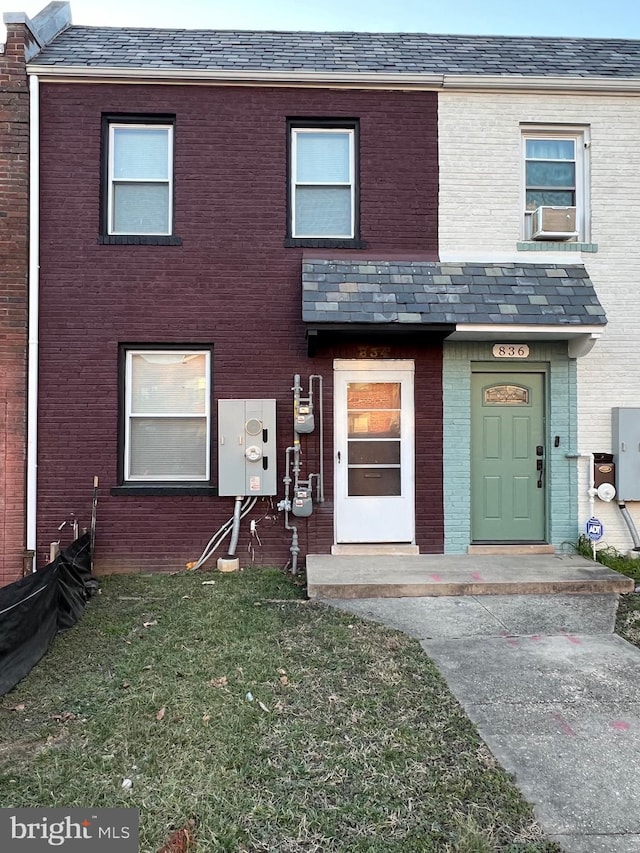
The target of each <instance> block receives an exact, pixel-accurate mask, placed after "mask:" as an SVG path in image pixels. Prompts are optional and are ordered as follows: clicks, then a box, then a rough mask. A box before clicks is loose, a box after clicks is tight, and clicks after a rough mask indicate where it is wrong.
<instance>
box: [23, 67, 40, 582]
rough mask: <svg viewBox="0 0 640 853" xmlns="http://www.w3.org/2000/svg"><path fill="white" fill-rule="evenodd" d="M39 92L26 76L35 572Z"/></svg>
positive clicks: (29, 509) (29, 520)
mask: <svg viewBox="0 0 640 853" xmlns="http://www.w3.org/2000/svg"><path fill="white" fill-rule="evenodd" d="M39 118H40V91H39V81H38V77H37V76H36V75H35V74H33V75H31V76H30V77H29V320H28V322H29V331H28V335H29V343H28V353H27V506H26V534H27V536H26V545H27V551H28V552H30V553H31V554H32V555H33V556H32V561H31V570H32V571H33V572H35V571H36V568H37V566H36V563H37V558H36V546H37V488H38V308H39V305H38V302H39V289H40V288H39V275H40V125H39Z"/></svg>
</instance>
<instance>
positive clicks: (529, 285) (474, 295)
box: [302, 259, 607, 340]
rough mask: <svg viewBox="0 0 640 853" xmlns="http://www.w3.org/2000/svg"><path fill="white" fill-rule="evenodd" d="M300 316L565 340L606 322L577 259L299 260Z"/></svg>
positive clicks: (326, 326)
mask: <svg viewBox="0 0 640 853" xmlns="http://www.w3.org/2000/svg"><path fill="white" fill-rule="evenodd" d="M302 319H303V321H304V322H305V323H306V324H307V328H308V332H309V333H310V335H312V336H317V335H318V334H321V333H327V332H329V333H331V332H333V333H334V334H335V333H336V332H338V331H340V330H342V331H345V332H350V333H353V332H354V331H355V330H356V329H359V330H362V331H365V330H368V331H374V330H376V331H378V332H380V331H382V330H383V329H386V330H388V331H391V330H392V329H393V331H395V332H397V331H400V330H404V331H405V332H407V333H408V332H412V333H416V332H422V333H423V334H425V333H426V334H428V333H429V332H433V333H440V334H443V335H444V336H447V337H451V338H453V339H467V340H473V339H476V340H483V339H489V338H494V339H496V340H498V339H500V338H501V337H502V339H506V337H509V338H511V339H514V340H517V339H518V338H521V337H522V336H525V337H527V338H531V339H541V338H546V339H549V340H570V339H573V338H580V337H581V338H584V337H589V338H594V337H597V336H598V335H599V334H600V333H601V331H602V329H603V327H604V325H605V324H606V322H607V319H606V315H605V312H604V309H603V307H602V305H601V304H600V302H599V300H598V297H597V295H596V292H595V289H594V286H593V284H592V282H591V280H590V279H589V275H588V273H587V270H586V269H585V267H584V265H583V264H549V263H539V264H533V263H499V264H496V263H492V264H478V263H468V262H461V263H452V262H447V263H436V262H429V261H389V260H385V261H376V260H357V261H354V260H351V259H349V260H324V259H318V260H315V259H304V260H303V263H302Z"/></svg>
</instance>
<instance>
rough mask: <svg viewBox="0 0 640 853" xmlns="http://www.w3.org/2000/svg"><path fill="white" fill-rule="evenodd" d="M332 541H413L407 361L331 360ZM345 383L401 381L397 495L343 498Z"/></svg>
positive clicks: (410, 364) (410, 371)
mask: <svg viewBox="0 0 640 853" xmlns="http://www.w3.org/2000/svg"><path fill="white" fill-rule="evenodd" d="M333 369H334V418H333V422H334V481H333V482H334V515H333V518H334V542H336V543H353V544H356V543H363V544H364V543H382V542H389V543H391V542H402V543H410V544H414V543H415V410H414V376H415V363H414V361H413V360H412V359H366V360H365V359H335V360H334V362H333ZM349 381H355V382H375V381H378V382H393V381H398V382H400V383H401V389H402V393H401V404H400V405H401V419H400V427H401V428H400V454H401V458H400V482H401V488H400V491H401V494H400V495H397V496H393V497H391V496H383V497H369V496H367V497H362V496H357V497H354V496H349V495H348V446H347V444H348V442H347V400H346V389H347V383H348V382H349Z"/></svg>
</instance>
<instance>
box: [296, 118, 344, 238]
mask: <svg viewBox="0 0 640 853" xmlns="http://www.w3.org/2000/svg"><path fill="white" fill-rule="evenodd" d="M289 131H290V139H289V146H290V147H289V164H290V174H289V223H288V229H287V230H288V235H287V236H288V237H289V238H290V239H292V240H303V241H304V240H327V241H336V240H338V241H354V240H357V239H358V209H357V208H358V187H357V159H356V157H357V123H356V122H354V121H349V122H339V123H325V122H319V121H318V122H313V121H311V120H308V121H305V122H300V123H299V122H294V121H292V122H290V125H289Z"/></svg>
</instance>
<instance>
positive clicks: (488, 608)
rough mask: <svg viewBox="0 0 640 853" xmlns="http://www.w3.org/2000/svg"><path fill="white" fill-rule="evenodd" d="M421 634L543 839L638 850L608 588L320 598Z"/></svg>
mask: <svg viewBox="0 0 640 853" xmlns="http://www.w3.org/2000/svg"><path fill="white" fill-rule="evenodd" d="M325 603H326V604H329V605H331V606H332V607H338V608H340V609H344V610H348V611H349V612H352V613H355V614H357V615H359V616H362V617H364V618H369V619H372V620H374V621H376V622H380V623H382V624H385V625H388V626H390V627H392V628H397V629H399V630H401V631H404V632H406V633H407V634H410V635H411V636H413V637H416V638H417V639H419V640H420V642H421V644H422V647H423V648H424V650H425V651H426V653H427V654H428V655H429V657H430V658H431V659H432V660H433V661H434V662H435V664H436V665H437V666H438V668H439V670H440V672H441V673H442V675H443V676H444V678H445V679H446V681H447V683H448V685H449V688H450V689H451V691H452V692H453V694H454V695H455V696H456V697H457V699H458V700H459V701H460V703H461V704H462V706H463V707H464V709H465V711H466V713H467V714H468V716H469V717H470V718H471V720H472V721H473V722H474V723H475V724H476V726H477V728H478V731H479V733H480V735H481V737H482V738H483V739H484V741H485V742H486V743H487V745H488V746H489V748H490V749H491V751H492V752H493V754H494V755H495V756H496V758H497V759H498V761H499V762H500V763H501V764H502V766H503V767H504V768H505V770H507V771H508V772H509V773H511V774H512V775H513V776H514V778H515V781H516V784H517V785H518V786H519V788H520V789H521V791H522V793H523V795H524V796H525V798H526V799H527V800H528V801H529V802H530V803H532V805H533V806H534V809H535V814H536V817H537V819H538V821H539V822H540V824H541V826H542V827H543V829H544V831H545V832H546V834H547V835H548V837H549V838H551V839H553V840H554V841H556V842H557V843H558V844H559V845H560V846H561V847H562V848H563V850H565V851H566V853H640V704H639V699H640V650H638V649H637V648H635V647H634V646H632V645H630V644H629V643H627V642H625V641H624V640H622V639H621V638H620V637H618V636H616V635H614V634H613V633H612V631H613V626H614V619H615V610H616V605H617V596H616V595H611V594H606V595H575V594H574V595H540V596H535V595H534V596H530V595H526V596H525V595H481V596H460V597H446V596H444V597H428V598H427V597H423V598H375V599H373V598H372V599H358V600H353V599H352V600H337V599H332V600H326V601H325Z"/></svg>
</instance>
